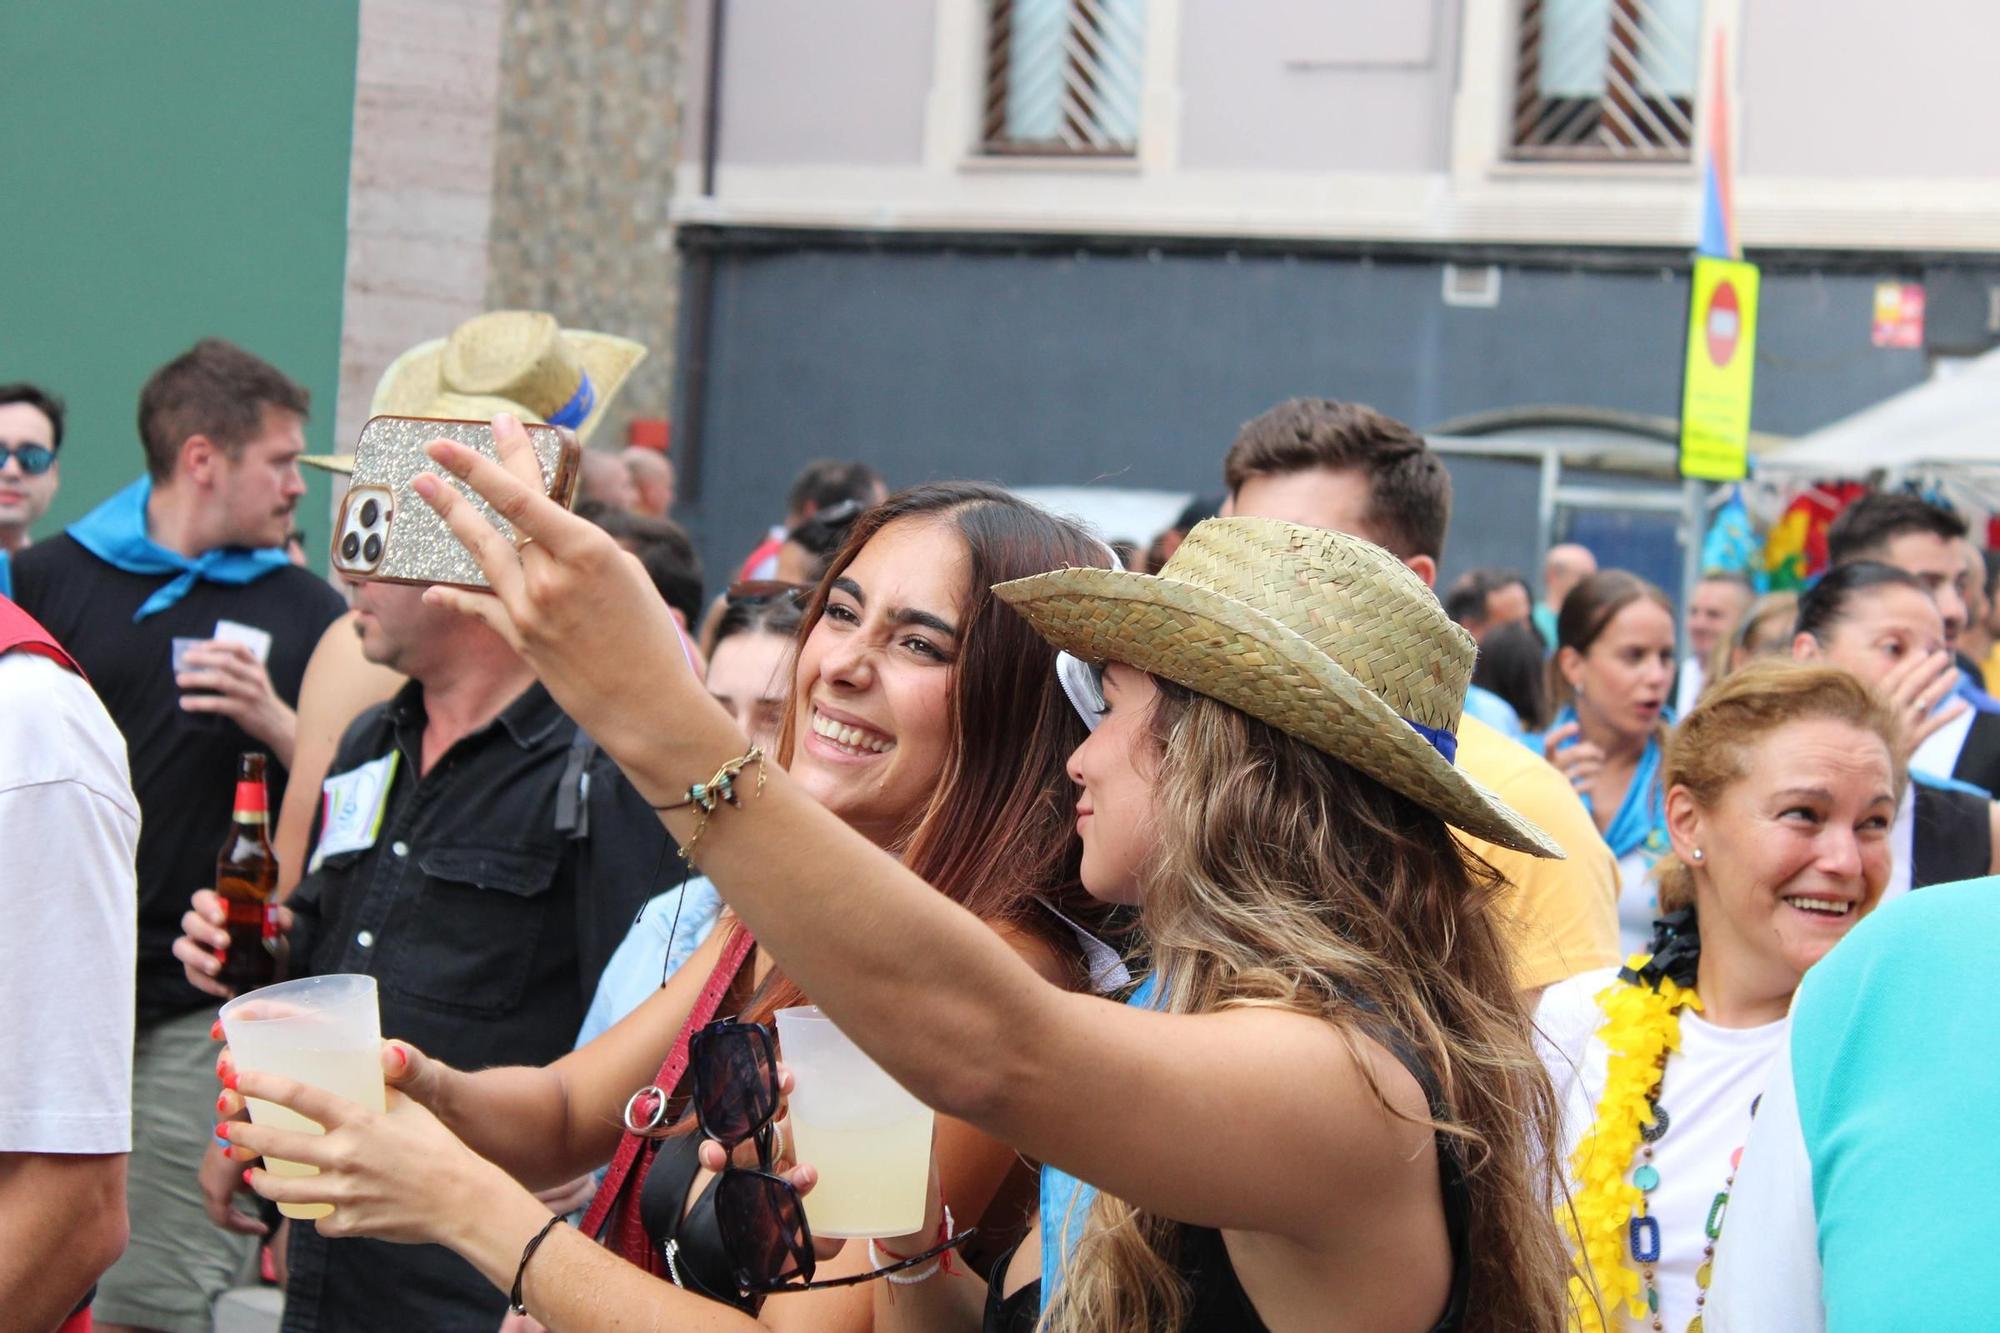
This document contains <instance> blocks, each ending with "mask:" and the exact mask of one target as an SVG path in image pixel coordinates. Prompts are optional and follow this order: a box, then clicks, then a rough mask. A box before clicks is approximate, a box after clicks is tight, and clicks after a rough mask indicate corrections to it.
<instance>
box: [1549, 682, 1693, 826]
mask: <svg viewBox="0 0 2000 1333" xmlns="http://www.w3.org/2000/svg"><path fill="white" fill-rule="evenodd" d="M1574 721H1576V709H1575V708H1573V707H1565V708H1564V709H1563V710H1562V712H1560V713H1558V714H1556V720H1555V722H1554V723H1553V724H1551V726H1550V728H1549V730H1551V731H1554V730H1555V729H1556V728H1558V727H1565V726H1568V725H1569V724H1570V723H1572V722H1574ZM1571 744H1575V742H1574V741H1572V742H1571ZM1564 748H1565V749H1567V748H1568V747H1567V746H1565V747H1564ZM1581 795H1582V796H1583V808H1584V809H1586V810H1589V811H1591V812H1592V813H1593V814H1595V813H1596V810H1595V808H1594V807H1593V806H1592V805H1591V803H1590V794H1589V793H1588V792H1584V793H1581ZM1604 841H1605V842H1607V843H1609V844H1611V854H1612V855H1613V856H1617V857H1623V856H1625V855H1627V854H1628V853H1631V852H1636V851H1641V850H1644V851H1648V852H1652V853H1654V854H1655V855H1658V854H1659V853H1661V852H1664V851H1665V850H1666V847H1667V798H1666V793H1665V792H1663V791H1661V790H1660V738H1659V737H1658V736H1652V737H1649V738H1648V739H1647V741H1646V749H1645V752H1644V753H1643V754H1641V755H1640V756H1639V766H1638V767H1637V768H1635V769H1633V770H1632V781H1631V784H1630V785H1629V786H1627V787H1626V788H1625V799H1624V801H1623V802H1621V803H1620V804H1619V806H1618V813H1617V814H1616V815H1615V816H1613V817H1612V820H1611V827H1610V828H1608V829H1606V830H1604Z"/></svg>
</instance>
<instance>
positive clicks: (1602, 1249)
mask: <svg viewBox="0 0 2000 1333" xmlns="http://www.w3.org/2000/svg"><path fill="white" fill-rule="evenodd" d="M1660 925H1661V928H1662V934H1661V935H1660V936H1659V940H1663V941H1665V944H1664V946H1663V947H1662V948H1661V949H1660V951H1659V953H1657V954H1655V955H1650V956H1649V955H1646V954H1635V955H1634V956H1633V957H1632V958H1631V960H1630V961H1629V962H1628V963H1627V964H1626V966H1625V967H1624V968H1623V969H1621V970H1620V972H1619V974H1618V980H1617V981H1616V982H1614V983H1613V984H1612V985H1610V986H1608V987H1606V988H1605V989H1604V990H1603V991H1602V992H1600V993H1599V995H1598V996H1597V1003H1598V1007H1599V1008H1600V1009H1602V1010H1603V1011H1604V1016H1605V1021H1604V1024H1603V1026H1601V1027H1600V1028H1599V1029H1598V1032H1597V1036H1598V1039H1599V1040H1600V1041H1602V1042H1603V1043H1604V1045H1605V1046H1606V1048H1607V1049H1608V1050H1609V1051H1610V1056H1611V1058H1610V1063H1609V1066H1608V1068H1607V1070H1606V1076H1605V1082H1604V1091H1603V1092H1602V1094H1601V1095H1600V1096H1599V1097H1598V1102H1597V1118H1596V1120H1595V1122H1594V1123H1593V1124H1592V1125H1591V1127H1590V1130H1589V1132H1588V1133H1586V1134H1585V1135H1584V1136H1583V1138H1582V1140H1581V1141H1580V1142H1579V1143H1578V1144H1577V1146H1576V1150H1575V1152H1573V1153H1572V1154H1571V1156H1570V1171H1571V1176H1572V1178H1573V1179H1574V1180H1575V1182H1576V1189H1575V1190H1574V1191H1573V1193H1572V1194H1571V1197H1570V1206H1569V1207H1568V1208H1566V1209H1560V1210H1559V1220H1560V1221H1561V1223H1562V1225H1563V1228H1564V1230H1565V1231H1566V1232H1567V1233H1568V1234H1569V1236H1570V1239H1571V1243H1572V1244H1573V1246H1574V1247H1575V1253H1574V1256H1573V1259H1574V1263H1573V1268H1574V1271H1573V1272H1572V1274H1571V1276H1570V1295H1571V1301H1570V1308H1571V1310H1572V1312H1573V1313H1572V1327H1573V1328H1576V1329H1579V1330H1583V1331H1584V1333H1602V1330H1604V1328H1605V1324H1604V1313H1605V1312H1607V1311H1610V1310H1615V1309H1617V1308H1618V1306H1619V1304H1620V1303H1621V1302H1622V1303H1623V1304H1624V1305H1625V1307H1626V1310H1627V1312H1628V1313H1629V1314H1630V1315H1631V1317H1632V1318H1634V1319H1644V1320H1647V1321H1648V1324H1649V1326H1650V1327H1651V1328H1652V1329H1653V1330H1655V1333H1664V1329H1665V1322H1664V1320H1663V1319H1662V1317H1661V1314H1660V1292H1659V1287H1658V1285H1657V1283H1656V1270H1655V1268H1654V1265H1655V1264H1657V1263H1658V1262H1659V1259H1660V1252H1661V1244H1660V1223H1659V1219H1658V1218H1656V1217H1654V1216H1652V1215H1651V1212H1650V1210H1649V1208H1648V1200H1647V1196H1648V1195H1650V1194H1651V1193H1652V1192H1653V1191H1654V1190H1656V1189H1658V1188H1659V1185H1660V1173H1659V1169H1658V1168H1657V1167H1655V1166H1654V1165H1653V1145H1654V1144H1656V1143H1658V1142H1659V1141H1660V1139H1661V1138H1662V1137H1663V1136H1664V1135H1665V1134H1666V1132H1667V1130H1668V1128H1669V1127H1670V1125H1671V1124H1672V1118H1671V1117H1670V1116H1669V1115H1668V1114H1667V1111H1666V1108H1665V1107H1663V1106H1662V1105H1661V1104H1660V1093H1661V1087H1662V1084H1663V1082H1664V1080H1665V1075H1666V1068H1667V1057H1668V1055H1669V1054H1671V1053H1672V1052H1674V1051H1677V1050H1679V1049H1680V1027H1681V1022H1680V1016H1681V1011H1682V1010H1683V1009H1687V1008H1693V1009H1697V1010H1698V1009H1700V1008H1701V1000H1700V998H1699V997H1698V996H1697V995H1696V994H1695V991H1694V974H1695V970H1696V969H1695V964H1696V962H1697V960H1698V959H1699V957H1700V947H1701V946H1700V937H1699V934H1698V931H1697V929H1696V926H1695V921H1694V917H1693V913H1692V912H1691V911H1686V910H1684V911H1682V912H1677V913H1675V914H1674V915H1673V916H1670V917H1668V918H1667V919H1666V920H1664V921H1662V922H1661V923H1660ZM1656 942H1659V941H1658V940H1656ZM1751 1114H1752V1115H1753V1116H1754V1115H1755V1114H1756V1102H1754V1101H1753V1102H1752V1103H1751ZM1635 1157H1636V1158H1637V1160H1638V1163H1639V1164H1638V1165H1637V1166H1636V1167H1634V1166H1632V1163H1633V1160H1634V1158H1635ZM1742 1157H1743V1149H1742V1147H1741V1146H1738V1147H1737V1149H1736V1150H1735V1151H1734V1152H1733V1153H1731V1154H1730V1157H1729V1175H1728V1178H1727V1179H1726V1180H1725V1181H1724V1182H1723V1186H1722V1189H1721V1190H1720V1191H1718V1192H1717V1193H1716V1195H1715V1198H1714V1200H1713V1201H1712V1202H1711V1203H1710V1204H1709V1209H1708V1216H1707V1218H1706V1219H1705V1221H1704V1223H1703V1230H1704V1231H1705V1233H1706V1236H1705V1241H1706V1243H1705V1245H1704V1247H1703V1250H1702V1262H1701V1265H1700V1266H1699V1267H1698V1268H1697V1269H1696V1271H1695V1283H1696V1293H1695V1315H1694V1317H1693V1319H1692V1320H1690V1322H1689V1324H1688V1333H1702V1311H1703V1308H1704V1307H1705V1306H1706V1304H1707V1301H1708V1283H1709V1278H1710V1276H1711V1267H1712V1265H1713V1261H1714V1258H1715V1246H1716V1242H1717V1241H1718V1240H1719V1239H1720V1238H1721V1235H1722V1223H1723V1218H1724V1215H1725V1214H1726V1213H1727V1211H1728V1207H1729V1192H1730V1190H1731V1189H1732V1188H1733V1187H1734V1186H1735V1183H1736V1168H1737V1164H1738V1163H1739V1162H1740V1161H1741V1160H1742ZM1628 1169H1629V1170H1630V1179H1629V1180H1628V1179H1627V1171H1628ZM1628 1259H1629V1261H1630V1263H1636V1264H1637V1266H1638V1271H1637V1272H1635V1271H1634V1270H1633V1268H1632V1267H1631V1266H1630V1263H1628ZM1586 1274H1588V1275H1589V1276H1590V1277H1593V1278H1595V1279H1596V1292H1595V1293H1594V1294H1593V1292H1592V1289H1591V1285H1590V1282H1589V1281H1588V1280H1587V1278H1586V1276H1585V1275H1586ZM1599 1299H1601V1300H1602V1301H1603V1305H1602V1306H1601V1307H1600V1306H1599V1305H1598V1300H1599Z"/></svg>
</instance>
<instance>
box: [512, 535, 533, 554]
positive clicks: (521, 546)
mask: <svg viewBox="0 0 2000 1333" xmlns="http://www.w3.org/2000/svg"><path fill="white" fill-rule="evenodd" d="M534 544H535V539H534V538H533V537H523V538H521V540H520V541H517V542H515V543H514V550H515V552H516V554H518V553H520V552H522V551H525V550H527V549H528V548H529V547H530V546H533V545H534Z"/></svg>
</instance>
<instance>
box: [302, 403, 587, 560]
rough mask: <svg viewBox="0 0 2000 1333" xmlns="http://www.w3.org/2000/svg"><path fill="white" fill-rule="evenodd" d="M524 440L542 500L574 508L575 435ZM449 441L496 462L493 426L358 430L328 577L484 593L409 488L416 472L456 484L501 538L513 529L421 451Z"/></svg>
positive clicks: (550, 429) (403, 425)
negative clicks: (538, 472) (537, 463)
mask: <svg viewBox="0 0 2000 1333" xmlns="http://www.w3.org/2000/svg"><path fill="white" fill-rule="evenodd" d="M523 425H524V428H525V429H526V430H527V432H528V440H529V442H530V443H531V444H533V445H534V447H535V457H536V458H538V459H540V460H541V464H542V482H543V484H544V485H545V486H546V487H547V489H548V494H549V498H550V499H552V500H554V501H555V502H556V503H557V504H560V505H561V506H563V508H565V509H567V508H569V507H571V506H572V505H573V504H575V502H576V487H577V482H578V480H579V479H580V477H581V475H582V464H583V447H582V446H581V445H579V444H578V443H577V441H576V436H575V435H573V434H571V433H570V432H569V431H566V430H559V429H557V428H556V427H554V426H543V425H528V424H526V423H523ZM432 440H450V441H452V442H454V443H456V444H462V445H464V446H465V447H466V448H468V449H476V450H478V451H479V452H480V453H482V454H485V455H486V456H487V457H488V458H492V459H496V460H497V459H498V458H499V454H498V453H497V452H496V451H495V450H494V447H493V428H492V427H491V426H489V425H487V424H486V423H484V422H481V421H437V420H432V419H430V418H427V417H375V418H373V419H371V420H370V421H369V422H368V424H367V425H365V426H363V427H362V428H361V438H360V439H359V440H358V441H356V442H355V445H354V472H353V474H352V475H351V476H350V477H349V478H348V483H347V494H346V496H345V497H344V498H343V499H342V500H341V502H340V513H339V514H338V515H337V516H336V517H335V519H334V523H333V562H332V563H333V571H334V573H336V574H340V575H343V576H344V577H347V578H351V579H367V580H373V581H375V582H379V583H415V584H432V583H450V584H455V585H457V586H458V587H461V588H484V587H485V586H486V576H485V575H484V574H482V573H480V571H479V562H478V561H476V560H474V559H473V558H472V552H470V551H468V550H466V549H465V547H464V546H463V545H461V544H460V542H459V540H458V538H457V537H455V536H453V535H452V532H451V529H450V528H447V527H446V526H445V524H444V520H443V519H441V518H439V517H438V516H437V513H436V511H435V510H433V509H432V508H431V507H430V506H429V505H427V504H425V503H424V501H423V498H422V497H421V496H419V495H418V494H417V493H416V491H415V490H413V489H411V486H410V483H411V481H413V480H414V479H415V478H417V477H418V476H420V475H422V474H423V473H426V472H429V473H433V474H435V475H437V476H439V477H442V478H443V479H444V481H445V484H446V485H448V486H456V487H457V488H458V490H459V493H460V494H461V495H463V496H464V497H465V498H466V499H467V500H468V501H470V502H471V504H472V506H473V508H475V509H477V510H478V511H479V512H480V513H481V514H483V515H485V517H486V518H487V520H488V521H489V522H491V523H492V524H493V525H494V526H495V527H497V528H498V529H500V531H501V533H502V534H504V535H506V536H509V537H511V536H512V535H513V528H512V527H510V526H509V525H508V523H507V521H506V520H505V519H503V518H501V517H500V516H499V515H498V514H495V513H494V512H493V509H492V507H491V506H489V505H488V504H487V503H486V502H485V501H484V500H482V499H480V498H479V496H477V495H475V494H474V493H473V492H472V491H471V490H470V489H469V488H467V486H466V485H465V483H464V482H462V481H459V480H458V479H457V478H455V477H453V476H452V475H451V474H449V473H447V472H446V471H445V470H444V469H443V468H441V467H439V466H438V465H437V463H435V462H434V461H432V459H431V456H430V455H429V454H428V453H426V452H425V451H424V446H425V445H427V444H429V443H430V442H431V441H432Z"/></svg>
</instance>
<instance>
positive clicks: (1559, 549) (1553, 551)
mask: <svg viewBox="0 0 2000 1333" xmlns="http://www.w3.org/2000/svg"><path fill="white" fill-rule="evenodd" d="M1596 572H1597V557H1596V556H1594V555H1592V554H1591V553H1590V548H1589V547H1588V546H1579V545H1577V544H1576V543H1575V542H1563V543H1561V544H1559V545H1556V546H1551V547H1550V548H1549V553H1548V554H1547V555H1546V556H1543V557H1542V600H1541V601H1539V602H1537V603H1536V604H1535V614H1534V621H1535V630H1536V632H1537V633H1539V634H1540V635H1541V636H1542V642H1543V643H1546V644H1547V645H1548V646H1549V649H1550V651H1554V649H1555V646H1556V617H1557V616H1558V615H1560V614H1561V613H1562V604H1563V598H1565V597H1567V596H1569V590H1570V589H1571V588H1574V587H1575V586H1576V585H1577V584H1579V583H1581V582H1583V581H1584V580H1585V579H1587V578H1589V577H1590V576H1591V575H1592V574H1595V573H1596Z"/></svg>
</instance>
